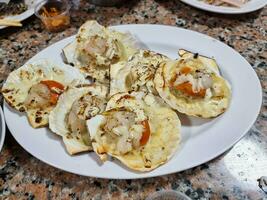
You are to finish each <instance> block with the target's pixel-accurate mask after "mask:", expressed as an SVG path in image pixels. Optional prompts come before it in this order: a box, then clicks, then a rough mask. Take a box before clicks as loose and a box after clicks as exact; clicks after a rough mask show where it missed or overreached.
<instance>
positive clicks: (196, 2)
mask: <svg viewBox="0 0 267 200" xmlns="http://www.w3.org/2000/svg"><path fill="white" fill-rule="evenodd" d="M181 1H182V2H184V3H186V4H188V5H190V6H193V7H196V8H199V9H201V10H206V11H209V12H214V13H221V14H243V13H249V12H253V11H255V10H259V9H260V8H263V7H264V6H265V5H266V4H267V1H266V0H249V1H248V2H247V3H246V4H244V5H243V6H242V7H240V8H236V7H226V6H214V5H209V4H207V3H204V2H203V1H202V0H181Z"/></svg>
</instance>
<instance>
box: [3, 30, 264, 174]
mask: <svg viewBox="0 0 267 200" xmlns="http://www.w3.org/2000/svg"><path fill="white" fill-rule="evenodd" d="M114 28H115V29H117V30H119V31H130V32H131V33H133V34H134V35H136V36H137V37H138V38H139V39H140V40H141V42H143V43H145V44H146V45H147V46H148V47H149V48H150V49H152V50H154V51H157V52H160V53H162V54H166V55H168V56H170V57H171V58H177V51H178V49H179V48H184V49H187V50H191V51H194V52H198V53H200V54H203V55H206V56H209V57H215V58H216V60H217V62H218V64H219V66H220V69H221V72H222V74H223V76H224V77H225V78H226V79H227V80H228V81H229V82H230V84H231V86H232V90H233V94H232V101H231V105H230V107H229V109H228V110H227V111H226V112H225V113H224V114H223V115H221V116H219V117H217V118H215V119H212V120H202V119H197V118H193V117H186V116H180V117H181V121H182V143H181V147H180V150H179V151H177V153H176V154H175V156H174V157H173V158H172V159H171V160H170V161H169V162H167V163H166V164H164V165H163V166H161V167H159V168H157V169H155V170H154V171H152V172H149V173H136V172H133V171H130V170H128V169H127V168H125V167H123V166H122V165H120V164H118V163H115V162H114V161H107V162H106V163H104V164H102V165H100V164H99V162H98V161H99V160H98V158H97V156H96V155H95V154H94V153H84V154H81V155H77V156H70V155H68V154H67V152H66V151H65V148H64V146H63V143H62V142H61V139H60V138H59V137H58V136H56V135H55V134H53V133H52V132H50V131H49V130H48V129H47V128H41V129H33V128H31V126H30V125H29V123H28V121H27V118H26V116H25V115H22V114H18V113H17V112H16V111H14V109H11V108H10V107H8V106H7V104H5V106H4V113H5V117H6V122H7V125H8V127H9V130H10V132H11V133H12V134H13V136H14V138H15V139H16V140H17V141H18V143H19V144H20V145H21V146H22V147H23V148H25V149H26V150H27V151H28V152H29V153H31V154H32V155H33V156H35V157H36V158H38V159H40V160H42V161H44V162H45V163H48V164H50V165H52V166H55V167H57V168H60V169H63V170H65V171H69V172H73V173H75V174H80V175H85V176H92V177H101V178H110V179H133V178H144V177H153V176H160V175H164V174H169V173H174V172H179V171H182V170H185V169H189V168H192V167H195V166H197V165H200V164H202V163H204V162H207V161H209V160H211V159H213V158H215V157H216V156H218V155H220V154H222V153H223V152H224V151H226V150H227V149H229V148H230V147H231V146H232V145H234V144H235V143H236V142H237V141H238V140H239V139H240V138H242V137H243V136H244V135H245V134H246V132H247V131H248V130H249V128H250V127H251V126H252V125H253V123H254V121H255V120H256V117H257V115H258V113H259V110H260V106H261V99H262V93H261V85H260V82H259V80H258V77H257V75H256V73H255V72H254V70H253V69H252V67H251V66H250V65H249V63H248V62H247V61H246V60H245V59H244V58H243V57H242V56H241V55H240V54H238V53H237V52H236V51H235V50H233V49H232V48H230V47H228V46H227V45H225V44H223V43H222V42H219V41H218V40H215V39H213V38H211V37H209V36H206V35H203V34H200V33H197V32H193V31H190V30H185V29H179V28H175V27H170V26H162V25H122V26H116V27H114ZM73 39H74V36H73V37H69V38H66V39H64V40H61V41H59V42H57V43H55V44H53V45H51V46H50V47H48V48H46V49H45V50H43V51H41V52H40V53H38V54H37V55H36V56H34V57H33V58H31V59H30V60H29V61H28V62H32V61H34V60H37V59H40V58H48V59H54V60H56V62H58V63H61V62H62V59H61V57H60V53H61V49H62V48H63V47H64V46H65V45H67V44H68V43H70V42H71V41H73ZM248 80H249V81H248ZM248 105H249V106H248ZM14 122H16V123H14Z"/></svg>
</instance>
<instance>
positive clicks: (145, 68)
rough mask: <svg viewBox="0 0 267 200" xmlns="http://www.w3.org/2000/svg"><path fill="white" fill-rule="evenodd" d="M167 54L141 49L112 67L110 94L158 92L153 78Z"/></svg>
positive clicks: (166, 58)
mask: <svg viewBox="0 0 267 200" xmlns="http://www.w3.org/2000/svg"><path fill="white" fill-rule="evenodd" d="M168 59H169V58H168V57H167V56H164V55H162V54H159V53H155V52H153V51H149V50H139V51H138V52H137V53H136V54H134V55H133V56H132V57H130V58H129V60H128V61H122V62H119V63H116V64H114V65H111V67H110V79H111V80H110V96H112V95H113V94H116V93H118V92H127V91H132V90H134V91H139V90H140V91H141V90H142V91H149V92H152V93H154V94H156V93H157V92H156V90H155V88H154V84H153V79H154V74H155V72H156V69H157V68H158V67H159V65H160V63H161V62H163V61H166V60H168Z"/></svg>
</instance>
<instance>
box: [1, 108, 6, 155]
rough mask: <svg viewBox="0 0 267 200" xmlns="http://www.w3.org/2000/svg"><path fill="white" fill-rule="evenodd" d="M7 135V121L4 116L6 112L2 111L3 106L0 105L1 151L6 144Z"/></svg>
mask: <svg viewBox="0 0 267 200" xmlns="http://www.w3.org/2000/svg"><path fill="white" fill-rule="evenodd" d="M5 135H6V123H5V118H4V114H3V111H2V107H1V106H0V152H1V150H2V147H3V145H4V141H5Z"/></svg>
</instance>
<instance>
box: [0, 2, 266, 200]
mask: <svg viewBox="0 0 267 200" xmlns="http://www.w3.org/2000/svg"><path fill="white" fill-rule="evenodd" d="M71 17H72V23H71V27H69V28H68V29H67V30H65V31H63V32H60V33H49V32H47V31H46V30H44V29H43V27H42V26H41V25H40V21H39V20H38V19H37V18H35V17H34V16H33V17H31V18H29V19H27V20H25V21H24V22H23V27H22V28H8V29H5V30H1V31H0V81H1V84H2V82H3V81H4V80H5V78H6V77H7V75H8V74H9V73H10V72H11V71H12V70H14V69H16V68H18V67H19V66H21V65H22V64H23V63H25V62H26V61H27V60H28V59H29V58H31V57H32V56H33V55H35V54H36V53H38V52H39V51H41V50H42V49H44V48H45V47H47V46H49V45H50V44H53V43H54V42H56V41H59V40H61V39H63V38H65V37H67V36H70V35H73V34H74V33H76V31H77V28H78V27H79V26H80V25H81V24H82V23H83V22H84V21H86V20H88V19H96V20H98V21H99V22H100V23H101V24H104V25H115V24H126V23H156V24H168V25H173V26H177V27H183V28H186V29H191V30H195V31H198V32H201V33H205V34H207V35H210V36H212V37H214V38H216V39H219V40H221V41H223V42H224V43H226V44H228V45H229V46H231V47H233V48H234V49H235V50H237V51H238V52H239V53H240V54H241V55H242V56H244V57H245V58H246V59H247V60H248V61H249V63H250V64H251V65H252V67H253V68H254V70H255V71H256V72H257V74H258V76H259V78H260V80H261V84H262V88H263V105H262V108H261V113H260V115H259V117H258V119H257V121H256V122H255V124H254V126H253V127H252V128H251V129H250V131H249V132H248V134H247V135H246V136H245V137H244V138H243V139H242V140H241V141H239V142H238V143H237V144H236V145H235V146H234V147H233V148H231V149H230V150H229V151H227V152H226V153H224V154H223V155H221V156H219V157H218V158H216V159H214V160H212V161H210V162H209V163H206V164H203V165H201V166H199V167H196V168H194V169H191V170H187V171H184V172H181V173H176V174H172V175H166V176H162V177H157V178H149V179H143V180H125V181H124V180H102V179H95V178H89V177H82V176H78V175H74V174H70V173H67V172H64V171H62V170H58V169H55V168H53V167H50V166H49V165H47V164H45V163H43V162H41V161H39V160H37V159H36V158H34V157H33V156H31V155H30V154H28V153H27V152H26V151H25V150H24V149H23V148H22V147H21V146H20V145H19V144H17V143H16V141H15V140H14V139H13V137H12V136H11V134H10V133H8V134H7V138H6V141H5V145H4V149H3V151H2V152H1V153H0V199H5V198H8V197H9V199H90V198H91V199H111V198H113V199H144V198H146V197H147V196H148V195H149V194H151V193H153V192H154V191H157V190H163V189H173V190H177V191H180V192H183V193H185V194H187V195H188V196H190V197H191V198H192V199H225V200H226V199H252V200H258V199H267V194H266V193H264V191H263V190H262V189H261V188H260V187H259V186H258V181H257V179H259V178H260V177H262V176H267V63H266V62H267V42H266V39H267V8H266V7H265V8H264V9H262V10H259V11H257V12H254V13H250V14H246V15H241V16H226V15H218V14H211V13H207V12H204V11H200V10H197V9H194V8H192V7H190V6H187V5H185V4H183V3H181V2H180V1H177V0H176V1H163V0H162V1H159V0H157V1H156V0H142V1H141V0H140V1H131V2H128V3H127V5H126V6H122V7H120V8H115V7H112V8H99V7H95V6H93V5H90V4H89V3H87V1H81V5H80V8H79V10H76V11H72V13H71ZM248 81H249V80H248ZM244 92H245V91H244ZM244 101H245V100H244ZM248 106H249V105H248ZM244 114H245V111H244ZM264 188H265V187H263V189H264Z"/></svg>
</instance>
